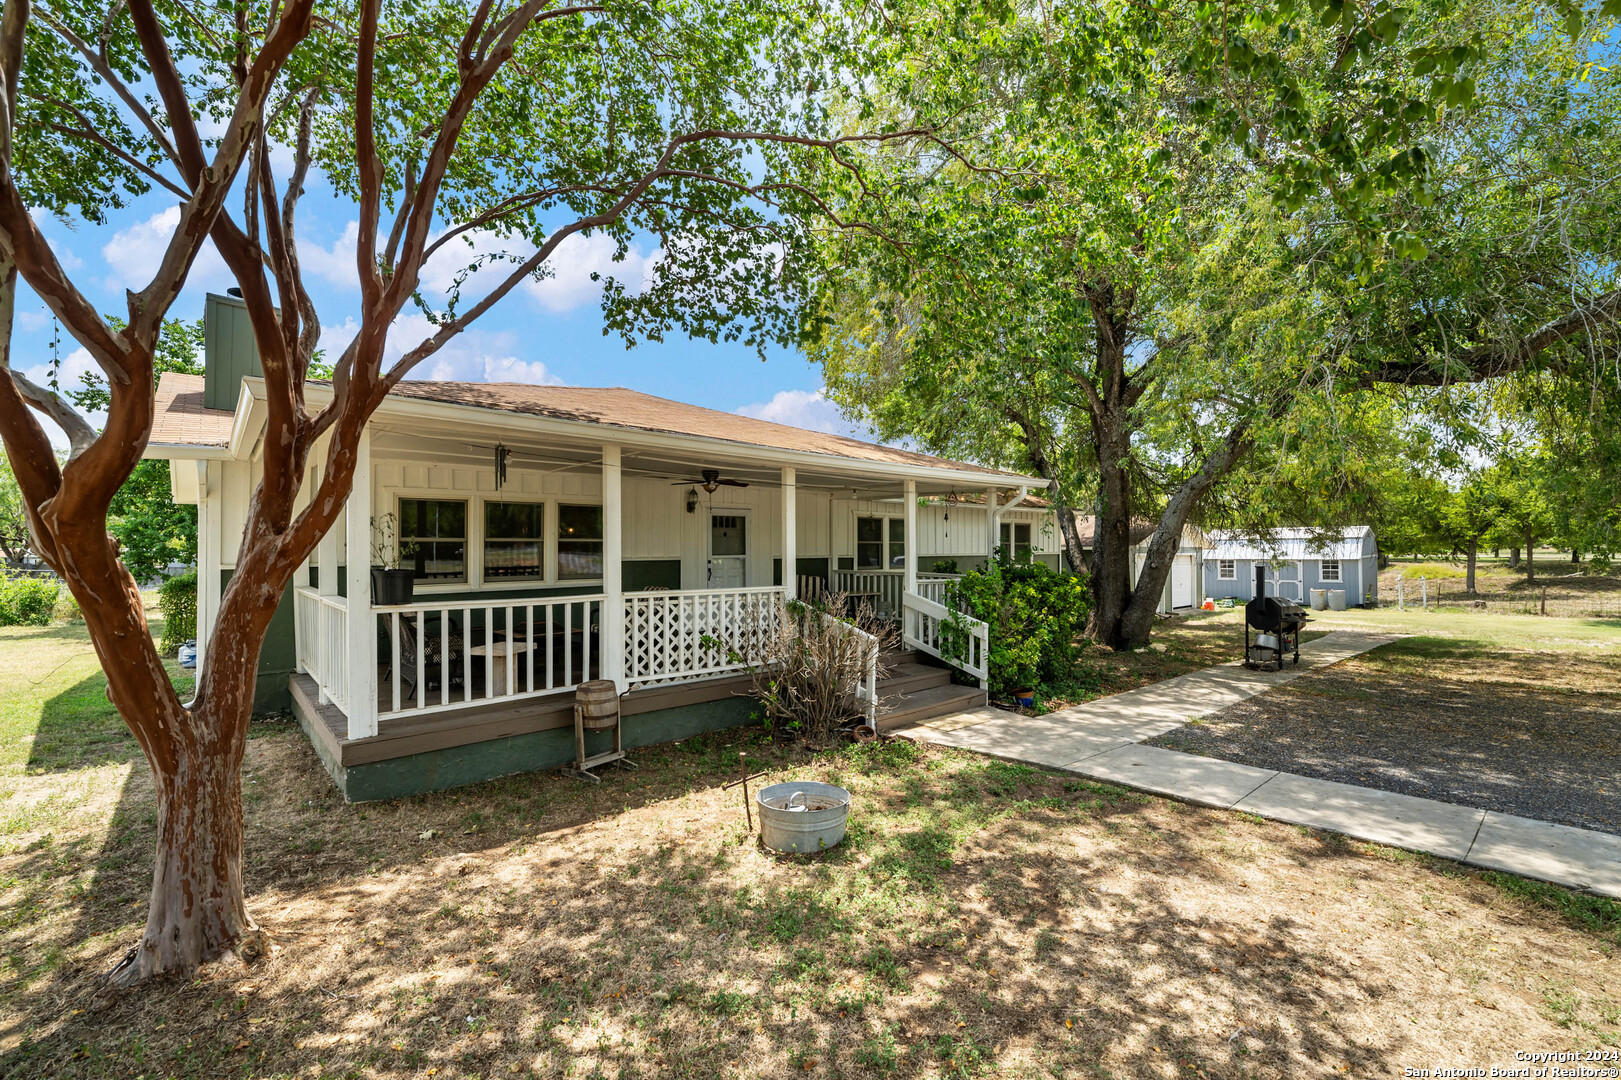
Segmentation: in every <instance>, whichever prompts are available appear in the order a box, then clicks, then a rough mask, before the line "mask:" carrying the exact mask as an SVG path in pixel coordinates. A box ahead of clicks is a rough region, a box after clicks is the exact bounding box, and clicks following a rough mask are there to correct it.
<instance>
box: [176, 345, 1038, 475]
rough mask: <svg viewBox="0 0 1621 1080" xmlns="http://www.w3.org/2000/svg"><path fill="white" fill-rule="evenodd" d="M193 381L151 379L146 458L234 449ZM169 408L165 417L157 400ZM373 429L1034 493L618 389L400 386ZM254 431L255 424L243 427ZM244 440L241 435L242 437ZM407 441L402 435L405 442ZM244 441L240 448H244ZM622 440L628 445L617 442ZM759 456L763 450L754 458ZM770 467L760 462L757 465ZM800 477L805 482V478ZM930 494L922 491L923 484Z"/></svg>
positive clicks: (256, 386)
mask: <svg viewBox="0 0 1621 1080" xmlns="http://www.w3.org/2000/svg"><path fill="white" fill-rule="evenodd" d="M202 384H203V379H202V377H201V376H197V375H179V374H176V373H173V372H168V373H165V374H164V375H163V376H162V377H161V379H160V380H159V387H158V400H159V406H160V407H159V411H158V417H157V420H156V422H155V424H154V427H153V432H152V440H151V442H152V448H153V451H154V452H152V453H150V454H149V456H153V457H183V456H188V455H186V454H185V453H184V452H183V451H184V449H185V448H187V447H195V448H197V450H199V451H216V452H217V450H218V448H220V447H222V446H224V445H226V444H227V443H229V444H231V445H232V446H233V447H234V446H235V441H234V439H233V435H232V424H233V422H238V423H239V422H240V420H241V417H239V416H237V417H234V416H233V414H232V413H230V412H228V411H225V410H219V409H205V408H203V407H202ZM244 389H245V392H244V394H243V395H242V401H241V403H240V404H239V405H238V409H237V411H238V413H241V412H242V411H243V410H244V409H247V410H249V411H252V410H253V408H254V403H255V402H259V403H261V405H262V399H263V397H264V387H263V380H262V379H259V378H250V379H247V380H245V381H244ZM308 393H309V396H310V397H311V399H312V403H314V404H316V405H319V404H321V403H322V402H321V399H322V398H323V397H324V396H325V394H328V393H330V388H329V385H328V384H325V383H316V382H312V383H310V384H309V387H308ZM165 401H170V402H174V403H177V404H175V405H174V406H173V407H171V408H169V409H165V408H164V407H163V406H164V402H165ZM515 416H516V417H527V418H531V421H532V423H531V424H523V423H522V422H521V421H520V422H518V423H516V424H515V423H514V417H515ZM375 419H376V421H378V422H380V423H381V424H382V425H383V426H385V427H386V426H389V421H391V420H395V421H397V420H401V419H412V420H415V421H421V420H426V421H429V422H430V423H432V422H443V423H444V424H445V425H446V427H447V428H452V429H456V430H462V429H463V426H464V425H467V424H469V423H471V424H474V425H476V426H479V427H486V428H488V427H491V426H506V427H520V428H522V427H530V426H533V427H534V428H535V430H536V433H537V434H540V433H543V432H550V433H552V434H554V435H563V436H566V437H567V438H569V439H571V440H579V441H581V442H592V441H595V442H601V441H604V440H606V441H610V442H612V441H616V440H615V437H614V436H613V435H610V434H607V433H606V432H604V431H603V429H611V430H613V431H621V432H626V433H640V434H643V435H645V436H647V437H648V438H646V439H643V440H640V441H643V442H644V443H656V444H660V445H665V444H670V445H668V446H667V449H674V445H673V444H677V443H682V442H686V441H687V440H699V442H697V443H690V444H688V446H689V449H692V448H698V447H703V446H707V447H710V448H712V449H713V450H714V451H716V452H721V451H729V452H730V453H729V454H728V456H730V457H732V458H734V459H736V460H737V461H738V463H739V464H743V463H747V464H750V465H754V466H756V467H759V466H766V465H768V464H789V465H791V464H796V463H798V464H804V465H814V464H815V463H816V461H818V460H820V461H821V462H822V463H823V464H825V465H827V466H830V467H833V468H835V469H837V470H838V471H841V472H842V471H844V470H850V471H853V472H858V473H865V474H868V475H872V474H879V475H887V476H890V477H898V476H901V475H906V474H913V475H917V474H919V473H921V474H923V475H930V474H932V475H933V476H935V477H938V480H939V483H940V485H941V489H942V490H944V489H945V485H947V484H953V483H955V484H962V483H964V482H969V483H985V484H988V485H991V486H997V487H1030V488H1044V487H1046V486H1047V482H1046V481H1045V480H1042V479H1040V478H1037V477H1030V476H1023V475H1020V474H1018V473H1014V472H1006V471H1003V470H999V469H991V468H987V467H985V466H983V465H977V464H974V463H972V462H965V461H952V460H950V459H947V458H940V457H935V456H933V455H930V454H922V453H918V452H916V451H913V450H905V449H902V448H900V447H894V446H883V445H880V444H877V443H869V442H863V441H861V440H860V439H852V438H849V437H847V436H844V435H835V434H832V433H829V432H822V431H809V430H806V429H804V428H797V427H791V426H789V425H787V424H778V423H773V422H771V421H769V420H757V419H755V418H753V417H748V416H741V415H739V414H736V413H727V412H721V411H720V410H718V409H707V408H704V407H702V406H699V405H689V404H687V403H685V402H680V401H671V400H669V399H667V398H659V397H654V396H653V395H651V394H643V393H639V392H638V391H635V390H628V389H626V388H624V387H579V386H535V385H532V384H527V383H466V382H430V381H409V380H408V381H405V382H402V383H400V384H399V385H398V386H396V387H395V388H394V389H393V390H392V391H391V392H390V393H389V395H388V399H387V400H386V401H384V403H383V405H382V407H381V408H379V409H378V411H377V414H376V418H375ZM258 423H262V418H258V419H257V420H256V421H255V422H254V423H253V424H252V426H253V427H255V428H256V427H257V425H258ZM413 430H416V431H417V432H419V435H418V437H426V438H428V439H430V440H431V439H432V438H433V436H434V434H435V433H434V432H431V431H423V430H422V429H421V428H416V429H413ZM243 433H244V434H245V433H246V432H245V431H244V432H243ZM407 437H409V436H407ZM251 438H252V437H251V436H250V437H249V440H248V441H249V442H250V443H251ZM627 441H629V440H627ZM759 451H766V454H765V455H763V456H762V455H761V454H760V453H759ZM768 458H769V459H770V461H768V460H767V459H768ZM841 466H842V468H840V467H841ZM807 479H808V478H807ZM931 486H932V485H931Z"/></svg>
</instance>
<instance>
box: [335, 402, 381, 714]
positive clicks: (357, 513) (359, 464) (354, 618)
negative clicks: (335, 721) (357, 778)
mask: <svg viewBox="0 0 1621 1080" xmlns="http://www.w3.org/2000/svg"><path fill="white" fill-rule="evenodd" d="M344 518H345V519H346V520H345V522H344V532H345V536H344V546H345V548H346V549H347V550H346V553H345V554H346V558H347V563H348V565H347V575H346V576H347V577H348V590H347V591H348V594H349V595H348V598H347V600H348V614H347V618H346V620H345V621H346V622H347V624H348V631H349V640H348V648H347V649H345V650H344V653H345V660H346V662H347V664H348V666H349V671H348V673H347V674H348V679H347V681H346V683H345V685H346V686H347V687H348V692H347V694H345V697H347V698H348V700H347V701H345V702H344V711H345V712H346V713H348V714H349V737H350V738H351V739H368V738H370V737H371V736H373V735H375V734H377V625H376V622H377V621H376V619H375V617H374V616H373V615H372V613H371V428H370V427H365V428H362V429H361V431H360V440H359V442H357V443H356V444H355V480H354V486H353V488H352V489H351V490H350V492H349V502H348V505H347V506H346V507H345V510H344ZM334 561H336V560H334ZM326 577H327V575H326V572H325V569H324V568H323V569H322V573H321V580H322V581H323V582H324V581H325V580H326Z"/></svg>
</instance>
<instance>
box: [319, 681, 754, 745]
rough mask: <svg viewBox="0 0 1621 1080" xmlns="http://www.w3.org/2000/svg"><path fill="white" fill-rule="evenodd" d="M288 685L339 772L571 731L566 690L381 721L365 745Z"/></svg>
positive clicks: (661, 691) (334, 710)
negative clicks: (536, 734)
mask: <svg viewBox="0 0 1621 1080" xmlns="http://www.w3.org/2000/svg"><path fill="white" fill-rule="evenodd" d="M288 685H289V688H290V689H291V690H292V694H293V708H294V710H295V711H296V712H299V713H301V714H302V715H303V716H304V717H305V718H306V719H307V720H308V721H309V723H308V724H307V727H308V728H309V730H310V733H311V737H312V738H315V739H317V740H319V741H320V743H321V747H320V749H322V750H323V751H324V752H325V755H326V756H329V757H330V759H331V760H333V761H336V762H338V763H339V764H340V765H342V766H344V767H345V768H347V767H349V766H351V765H366V764H371V763H373V762H378V761H389V760H392V759H394V758H402V757H409V756H411V755H412V754H421V753H426V752H429V751H433V750H443V749H446V748H449V747H453V746H467V745H470V744H472V743H481V742H488V741H490V740H492V739H504V738H509V737H511V736H514V735H527V734H529V733H531V732H535V731H548V730H551V729H553V728H572V727H573V725H574V691H572V690H567V691H563V692H561V693H557V694H548V695H545V696H543V697H534V698H525V699H523V700H519V701H512V702H508V703H505V704H488V705H486V704H473V705H470V706H468V707H467V708H465V709H448V710H446V711H444V712H435V713H429V714H428V715H426V716H411V717H396V718H392V719H388V720H382V721H380V722H379V723H378V725H377V734H376V735H375V736H373V737H372V738H369V739H351V738H349V718H348V717H346V716H345V715H344V714H343V711H342V710H341V709H339V708H338V707H337V706H336V705H330V704H328V705H322V704H319V695H318V691H317V689H316V685H315V680H314V679H312V678H310V676H308V675H305V674H301V673H295V674H293V675H292V676H291V677H290V678H289V680H288ZM749 686H750V679H749V677H748V676H747V675H734V676H729V677H726V678H719V679H705V680H701V681H697V682H689V683H678V684H675V685H671V686H649V687H645V688H643V689H640V690H632V691H631V692H630V693H629V694H626V695H625V698H624V704H623V706H622V708H623V710H624V715H626V716H637V715H640V714H643V713H650V712H657V711H658V710H660V709H673V708H678V707H680V706H683V705H696V704H701V703H703V702H706V701H721V700H724V699H726V698H730V697H735V696H739V695H746V694H747V693H748V691H749ZM431 693H432V692H430V694H431ZM430 700H431V697H430Z"/></svg>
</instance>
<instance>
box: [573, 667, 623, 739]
mask: <svg viewBox="0 0 1621 1080" xmlns="http://www.w3.org/2000/svg"><path fill="white" fill-rule="evenodd" d="M574 704H575V705H576V706H578V707H579V710H580V723H581V724H582V725H584V726H585V729H586V730H587V731H600V730H602V729H603V728H611V727H613V726H614V725H615V724H617V723H618V722H619V691H618V690H617V689H616V688H615V687H614V684H613V682H612V680H610V679H592V680H591V681H590V682H583V683H581V684H580V685H579V687H578V688H576V689H575V691H574Z"/></svg>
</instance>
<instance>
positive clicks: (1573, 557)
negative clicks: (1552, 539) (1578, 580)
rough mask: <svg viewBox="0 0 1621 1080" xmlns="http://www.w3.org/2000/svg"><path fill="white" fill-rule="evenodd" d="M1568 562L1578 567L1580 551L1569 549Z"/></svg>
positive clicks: (1580, 557)
mask: <svg viewBox="0 0 1621 1080" xmlns="http://www.w3.org/2000/svg"><path fill="white" fill-rule="evenodd" d="M1570 561H1571V562H1572V563H1573V564H1574V565H1576V566H1580V565H1581V564H1582V553H1581V551H1580V549H1578V548H1571V549H1570Z"/></svg>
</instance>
